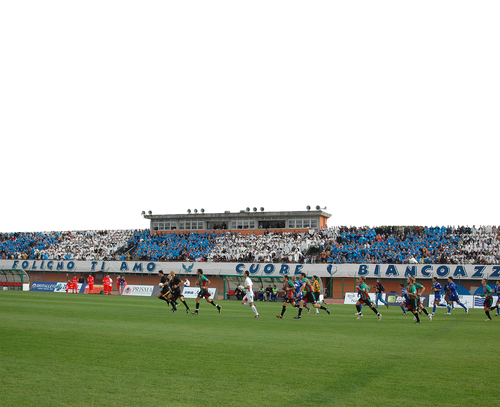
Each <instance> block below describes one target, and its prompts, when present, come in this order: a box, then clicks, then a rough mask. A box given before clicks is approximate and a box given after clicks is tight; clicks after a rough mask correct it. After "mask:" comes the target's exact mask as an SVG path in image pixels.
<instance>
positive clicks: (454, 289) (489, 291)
mask: <svg viewBox="0 0 500 407" xmlns="http://www.w3.org/2000/svg"><path fill="white" fill-rule="evenodd" d="M406 281H407V286H406V288H405V287H404V284H403V283H401V284H400V287H401V294H400V296H401V297H403V304H402V305H401V309H402V310H403V313H404V314H405V315H406V314H407V311H409V312H411V313H412V314H413V315H414V319H413V320H414V321H415V323H416V324H420V316H419V314H420V313H422V312H423V313H424V314H425V315H427V316H428V318H429V321H432V318H433V317H434V315H435V312H436V308H437V307H438V306H442V304H441V295H442V292H443V289H444V291H445V292H446V297H445V300H446V307H447V312H446V313H445V315H450V314H451V310H452V309H453V308H454V303H457V304H458V305H460V306H461V307H462V308H463V309H464V310H465V313H466V314H468V313H469V310H468V308H467V307H466V306H465V304H462V303H461V302H460V298H459V296H458V286H457V284H456V283H455V282H454V281H453V277H451V276H450V277H448V283H447V284H446V286H445V287H443V286H442V285H441V283H439V281H438V279H437V277H434V278H433V284H432V291H433V293H434V302H433V309H432V313H429V312H428V311H427V309H426V308H425V307H424V306H423V304H422V302H421V301H420V297H421V295H422V294H423V292H424V291H425V287H424V286H423V285H421V284H419V283H417V280H416V278H415V277H414V276H408V278H407V280H406ZM356 282H357V284H358V285H357V288H358V296H359V297H360V298H359V300H358V301H357V302H356V311H357V312H356V314H355V315H357V316H358V319H360V318H361V317H362V316H363V314H362V311H361V309H362V306H363V304H364V305H366V306H368V307H370V309H371V310H372V311H373V312H375V313H376V314H377V316H378V320H379V321H380V320H381V319H382V315H381V314H380V313H379V312H378V310H377V308H376V307H375V305H374V304H373V302H372V301H371V300H370V297H369V294H368V291H369V290H370V289H369V287H368V286H367V285H366V277H358V278H357V279H356ZM481 284H482V286H483V291H484V294H483V295H480V296H483V297H484V312H485V314H486V316H487V317H488V319H486V321H491V319H492V318H491V315H490V311H492V310H494V309H496V310H497V313H496V315H499V314H500V281H497V282H496V284H497V285H496V287H495V288H494V289H493V288H491V287H490V286H489V285H488V282H487V280H486V279H483V280H482V281H481ZM494 293H497V294H498V299H497V303H496V305H494V306H493V294H494Z"/></svg>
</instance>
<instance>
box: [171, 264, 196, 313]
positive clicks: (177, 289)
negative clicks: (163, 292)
mask: <svg viewBox="0 0 500 407" xmlns="http://www.w3.org/2000/svg"><path fill="white" fill-rule="evenodd" d="M170 277H171V278H170V290H171V293H170V294H169V297H170V301H171V303H172V308H173V309H172V311H173V312H176V311H177V307H176V305H177V300H180V301H181V302H182V303H183V304H184V306H185V307H186V312H187V313H189V311H191V309H190V308H189V307H188V305H187V303H186V301H185V300H184V297H183V296H182V292H181V285H182V284H183V282H182V280H181V279H180V277H179V276H176V275H175V271H173V270H172V271H171V272H170Z"/></svg>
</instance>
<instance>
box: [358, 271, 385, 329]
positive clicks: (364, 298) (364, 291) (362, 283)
mask: <svg viewBox="0 0 500 407" xmlns="http://www.w3.org/2000/svg"><path fill="white" fill-rule="evenodd" d="M356 282H357V283H358V292H359V294H360V296H361V297H360V298H359V300H358V302H356V310H357V311H358V312H357V314H356V315H358V319H361V317H362V316H363V314H362V313H361V303H364V304H366V305H368V306H369V307H370V308H371V310H372V311H373V312H374V313H375V314H377V317H378V320H379V321H380V320H381V319H382V314H381V313H380V312H378V310H377V308H375V305H373V303H372V301H371V300H370V294H368V291H370V287H368V286H367V285H366V277H365V276H363V277H358V278H356Z"/></svg>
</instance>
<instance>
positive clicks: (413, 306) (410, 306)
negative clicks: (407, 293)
mask: <svg viewBox="0 0 500 407" xmlns="http://www.w3.org/2000/svg"><path fill="white" fill-rule="evenodd" d="M406 309H407V310H408V311H414V310H417V309H418V299H416V298H410V299H409V300H408V302H407V303H406Z"/></svg>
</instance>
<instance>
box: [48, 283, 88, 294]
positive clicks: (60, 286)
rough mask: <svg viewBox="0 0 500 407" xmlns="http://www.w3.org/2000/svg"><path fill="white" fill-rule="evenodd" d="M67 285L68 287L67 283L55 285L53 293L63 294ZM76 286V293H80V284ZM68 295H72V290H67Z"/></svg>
mask: <svg viewBox="0 0 500 407" xmlns="http://www.w3.org/2000/svg"><path fill="white" fill-rule="evenodd" d="M67 285H68V284H67V283H57V285H56V288H54V292H55V293H65V292H66V286H67ZM76 286H77V287H78V288H77V290H76V292H77V293H80V290H81V288H82V284H80V283H78V284H77V285H76ZM68 293H73V289H72V288H70V289H69V290H68Z"/></svg>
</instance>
